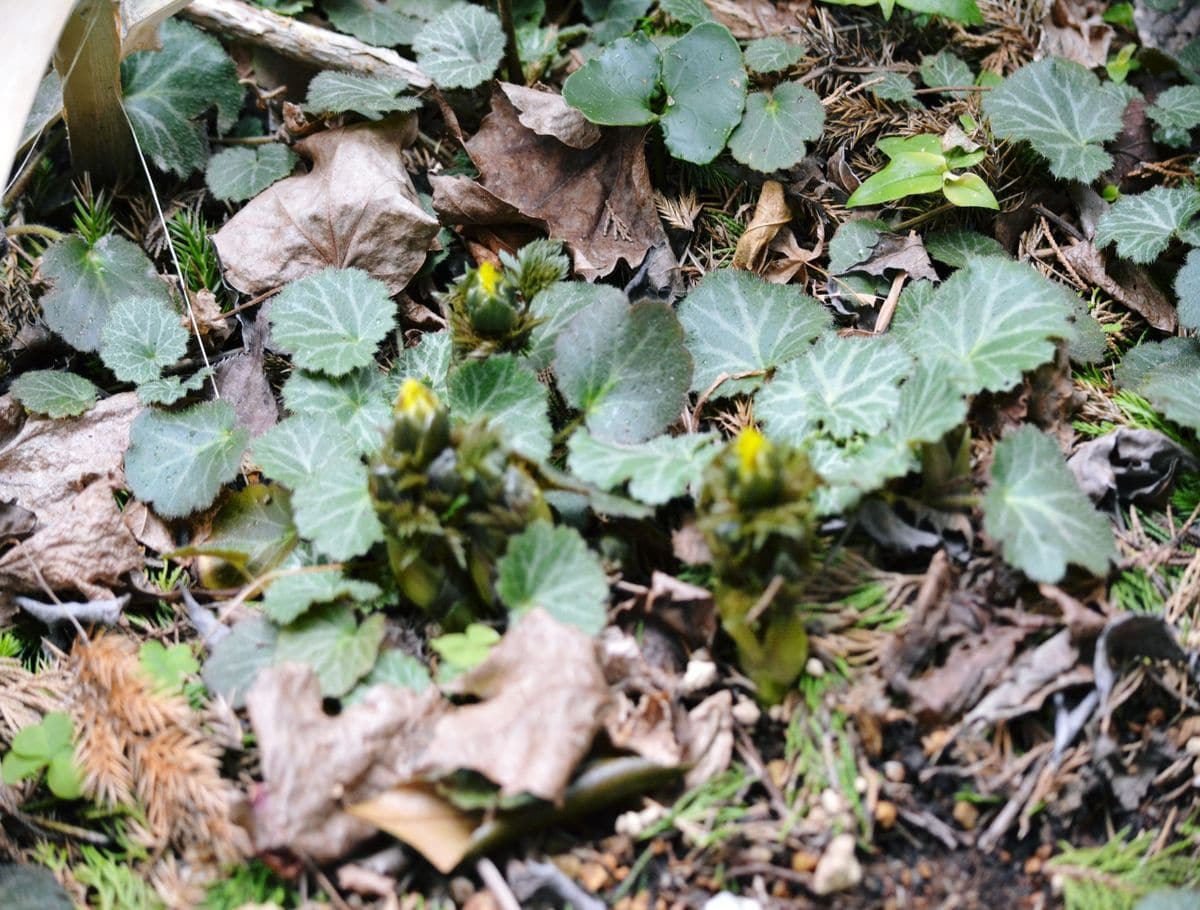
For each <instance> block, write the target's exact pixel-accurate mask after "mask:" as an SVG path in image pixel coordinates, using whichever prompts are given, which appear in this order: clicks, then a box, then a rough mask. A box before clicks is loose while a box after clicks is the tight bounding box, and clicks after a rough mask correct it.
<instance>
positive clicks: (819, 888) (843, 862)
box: [812, 834, 863, 897]
mask: <svg viewBox="0 0 1200 910" xmlns="http://www.w3.org/2000/svg"><path fill="white" fill-rule="evenodd" d="M862 875H863V870H862V866H861V865H860V864H859V862H858V858H857V857H856V856H855V855H854V835H853V834H839V835H838V836H837V837H835V838H834V839H833V840H831V841H830V842H829V846H828V847H826V848H825V852H824V853H823V854H821V859H820V861H819V862H818V863H817V868H816V870H815V871H814V872H813V883H812V890H813V893H814V894H817V895H819V896H821V897H824V896H825V895H826V894H833V893H834V892H836V891H845V890H847V889H848V888H853V887H854V886H855V885H857V884H858V883H859V882H861V881H862Z"/></svg>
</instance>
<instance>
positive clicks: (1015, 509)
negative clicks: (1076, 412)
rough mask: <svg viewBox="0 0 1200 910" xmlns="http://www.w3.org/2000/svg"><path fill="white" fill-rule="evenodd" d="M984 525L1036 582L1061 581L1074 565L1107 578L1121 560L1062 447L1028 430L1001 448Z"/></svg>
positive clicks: (1006, 440)
mask: <svg viewBox="0 0 1200 910" xmlns="http://www.w3.org/2000/svg"><path fill="white" fill-rule="evenodd" d="M983 520H984V526H985V527H986V528H987V532H988V534H990V535H991V536H992V537H994V538H996V539H997V540H998V541H1000V544H1001V546H1002V547H1003V550H1004V559H1005V561H1007V562H1008V563H1010V564H1011V565H1014V566H1016V567H1017V568H1018V569H1020V570H1021V571H1022V572H1024V573H1025V574H1026V575H1028V576H1029V578H1031V579H1032V580H1033V581H1040V582H1046V583H1049V584H1054V583H1056V582H1059V581H1061V580H1062V577H1063V576H1064V575H1065V574H1066V571H1067V564H1068V563H1073V564H1075V565H1079V566H1083V567H1084V568H1085V569H1087V570H1088V571H1090V572H1091V573H1092V574H1094V575H1104V574H1105V572H1106V571H1107V570H1108V563H1109V560H1111V559H1112V558H1113V557H1114V556H1115V555H1116V548H1115V546H1114V545H1113V534H1112V529H1111V528H1110V527H1109V524H1108V521H1107V520H1106V519H1105V517H1104V516H1103V515H1101V514H1100V513H1099V512H1097V511H1096V509H1095V508H1094V507H1093V506H1092V502H1091V500H1090V499H1088V497H1087V494H1085V493H1084V492H1083V491H1082V490H1080V489H1079V485H1078V484H1077V483H1076V482H1075V477H1074V475H1072V473H1071V469H1070V468H1068V467H1067V465H1066V462H1065V461H1063V457H1062V453H1061V452H1060V451H1059V449H1058V444H1057V443H1056V442H1055V441H1054V440H1053V439H1051V438H1050V437H1049V436H1047V435H1046V434H1045V433H1043V432H1042V431H1041V430H1039V429H1037V428H1036V427H1033V426H1030V425H1028V424H1027V425H1025V426H1023V427H1021V428H1020V429H1019V430H1017V431H1016V432H1015V433H1011V434H1009V435H1008V436H1006V437H1005V438H1004V439H1002V440H1000V442H998V443H996V450H995V456H994V460H993V461H992V485H991V487H990V488H989V489H988V491H987V494H986V495H985V496H984V500H983Z"/></svg>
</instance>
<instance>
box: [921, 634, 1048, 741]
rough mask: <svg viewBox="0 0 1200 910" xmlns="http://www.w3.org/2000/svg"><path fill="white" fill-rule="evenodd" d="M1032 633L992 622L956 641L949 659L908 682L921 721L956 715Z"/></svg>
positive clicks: (998, 673) (995, 678) (987, 686)
mask: <svg viewBox="0 0 1200 910" xmlns="http://www.w3.org/2000/svg"><path fill="white" fill-rule="evenodd" d="M1028 634H1029V630H1028V629H1022V628H1017V627H1015V626H989V627H987V628H986V629H984V630H983V631H982V632H980V633H978V634H976V635H972V636H969V637H967V638H965V639H964V640H963V641H960V642H959V643H958V644H957V645H955V646H954V647H953V648H952V649H951V651H950V654H949V655H948V656H947V658H946V662H945V663H944V664H943V665H942V666H940V667H935V668H934V669H932V670H930V671H928V672H927V673H925V674H923V675H922V676H920V677H918V678H917V679H915V680H913V682H912V683H911V684H910V685H909V687H908V691H909V697H910V703H909V707H910V710H911V711H912V713H913V715H914V716H916V717H917V718H918V719H919V720H920V721H921V722H922V723H926V724H929V723H936V722H943V721H948V720H952V719H955V718H957V717H958V716H959V715H960V714H962V712H963V711H965V710H966V709H967V708H969V707H971V705H973V704H974V703H975V702H976V701H978V700H979V698H980V697H981V696H982V695H983V694H984V693H986V692H987V691H988V690H989V689H991V688H992V686H994V685H996V683H997V682H998V681H999V679H1000V678H1001V676H1002V675H1003V674H1004V672H1005V670H1006V669H1007V668H1008V666H1009V664H1010V663H1012V658H1013V654H1015V653H1016V650H1017V645H1019V644H1020V643H1021V641H1022V640H1023V639H1024V638H1025V636H1026V635H1028Z"/></svg>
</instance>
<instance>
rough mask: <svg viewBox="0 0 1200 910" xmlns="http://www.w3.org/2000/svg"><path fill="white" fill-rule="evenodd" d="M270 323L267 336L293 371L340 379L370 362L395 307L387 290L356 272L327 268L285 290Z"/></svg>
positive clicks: (392, 322) (391, 324)
mask: <svg viewBox="0 0 1200 910" xmlns="http://www.w3.org/2000/svg"><path fill="white" fill-rule="evenodd" d="M270 321H271V337H272V338H273V339H274V341H275V343H276V344H278V345H279V346H280V347H282V348H283V349H284V350H286V351H288V352H290V353H291V354H292V355H293V357H294V359H295V361H296V365H297V366H300V367H303V368H304V369H306V370H317V371H319V372H322V373H328V374H329V375H331V376H341V375H343V374H345V373H349V372H350V371H351V370H355V369H358V368H359V367H365V366H366V365H367V364H369V363H372V362H373V361H374V359H375V349H376V347H378V345H379V342H380V341H382V340H383V339H384V337H385V336H386V335H387V333H388V332H390V331H391V330H392V329H393V328H395V325H396V307H395V305H394V304H393V303H392V301H391V300H390V299H389V298H388V291H387V286H386V285H384V283H383V282H381V281H376V280H375V279H374V278H372V277H371V276H369V275H368V274H367V273H366V272H364V271H362V270H361V269H335V268H328V269H324V270H322V271H320V272H317V273H316V274H315V275H309V276H308V277H307V278H301V279H300V280H299V281H294V282H292V283H291V284H289V285H288V286H287V287H286V288H284V289H283V292H282V293H281V294H280V295H279V296H278V297H276V298H275V299H274V300H273V301H272V303H271V315H270Z"/></svg>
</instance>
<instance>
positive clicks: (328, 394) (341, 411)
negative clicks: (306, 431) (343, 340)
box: [283, 363, 392, 455]
mask: <svg viewBox="0 0 1200 910" xmlns="http://www.w3.org/2000/svg"><path fill="white" fill-rule="evenodd" d="M390 391H391V389H390V386H389V383H388V380H387V377H385V376H384V375H383V374H382V373H380V372H379V370H377V369H376V368H375V365H374V364H373V363H372V364H370V365H368V366H365V367H363V368H362V369H360V370H354V371H353V372H350V373H347V374H346V375H345V376H338V377H336V378H335V377H332V376H323V375H321V374H320V373H305V372H303V371H300V370H297V371H296V372H294V373H292V375H291V376H290V377H289V378H288V381H287V383H286V384H285V385H284V387H283V403H284V404H285V405H287V407H288V410H289V411H291V412H292V413H294V414H311V415H313V416H315V417H320V418H323V419H326V420H332V421H333V423H334V424H335V425H336V426H337V427H338V428H339V434H340V435H341V436H343V437H344V438H345V440H346V441H347V442H348V443H349V444H350V445H351V447H352V448H353V449H354V450H355V451H356V452H358V453H360V454H364V455H365V454H370V453H372V452H375V451H378V449H379V447H380V446H381V445H383V431H384V428H385V427H386V426H387V425H388V424H389V423H390V422H391V419H392V407H391V401H390V399H391V394H390Z"/></svg>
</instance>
